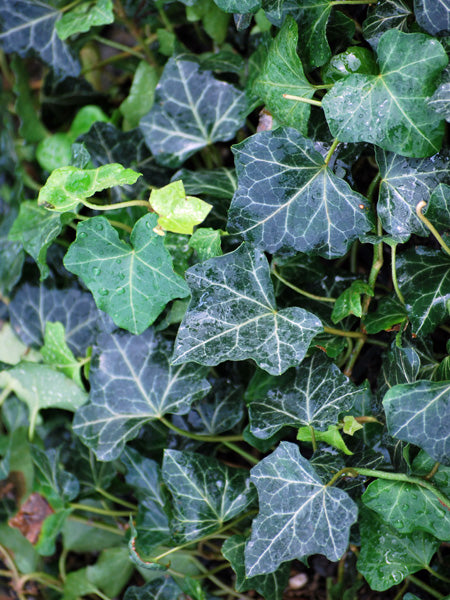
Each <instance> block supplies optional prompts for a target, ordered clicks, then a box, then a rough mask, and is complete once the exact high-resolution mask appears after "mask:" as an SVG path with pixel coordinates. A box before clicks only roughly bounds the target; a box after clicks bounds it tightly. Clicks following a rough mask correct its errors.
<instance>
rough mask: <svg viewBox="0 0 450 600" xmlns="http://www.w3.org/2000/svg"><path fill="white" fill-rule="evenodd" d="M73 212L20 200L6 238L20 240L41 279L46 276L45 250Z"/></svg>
mask: <svg viewBox="0 0 450 600" xmlns="http://www.w3.org/2000/svg"><path fill="white" fill-rule="evenodd" d="M73 216H74V215H73V213H62V214H61V213H56V212H55V213H51V212H49V211H48V210H45V208H41V207H40V206H38V205H37V204H36V202H35V201H34V200H28V201H25V202H22V203H21V205H20V210H19V214H18V216H17V217H16V220H15V221H14V223H13V226H12V227H11V229H10V230H9V234H8V239H10V240H11V241H14V242H20V243H21V244H22V246H23V247H24V249H25V250H26V252H28V254H30V256H32V257H33V258H34V260H35V261H36V262H37V264H38V267H39V270H40V272H41V280H42V279H45V278H46V277H48V275H49V273H50V270H49V268H48V266H47V250H48V249H49V247H50V246H51V245H52V243H53V242H54V241H55V240H56V238H57V237H58V235H59V234H60V233H61V231H62V229H63V227H64V226H65V225H67V223H70V221H72V219H73Z"/></svg>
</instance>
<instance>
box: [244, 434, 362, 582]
mask: <svg viewBox="0 0 450 600" xmlns="http://www.w3.org/2000/svg"><path fill="white" fill-rule="evenodd" d="M251 474H252V475H251V481H252V483H253V484H254V485H255V486H256V489H257V490H258V496H259V514H258V516H257V517H256V519H254V521H253V525H252V534H251V538H250V541H249V542H248V543H247V547H246V549H245V566H246V574H247V576H250V577H252V576H254V575H261V574H263V573H270V572H272V571H274V570H275V569H276V568H277V567H278V566H279V565H280V564H281V563H283V562H286V561H287V560H290V559H293V558H298V559H304V558H305V557H307V556H309V555H311V554H324V555H325V556H326V557H327V558H329V559H330V560H338V559H339V558H340V556H342V554H343V553H344V552H345V550H346V548H347V544H348V536H349V531H350V526H351V525H352V524H353V523H354V522H355V521H356V518H357V512H358V511H357V508H356V505H355V503H354V502H353V500H352V499H351V498H350V497H349V496H348V495H347V494H346V493H345V492H343V491H342V490H339V489H337V488H335V487H326V486H325V485H324V484H323V483H322V481H321V479H320V478H319V477H318V475H317V474H316V472H315V471H314V469H313V467H312V466H311V465H310V464H309V462H308V461H307V460H306V459H305V458H303V456H302V455H301V454H300V452H299V450H298V447H297V446H296V445H295V444H291V443H289V442H282V443H281V444H280V445H279V447H278V449H277V450H275V452H273V453H272V454H270V455H269V456H268V457H267V458H264V459H263V460H262V461H260V463H259V464H258V465H256V467H253V469H252V471H251Z"/></svg>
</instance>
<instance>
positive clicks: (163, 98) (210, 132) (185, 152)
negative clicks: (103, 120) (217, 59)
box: [140, 58, 247, 168]
mask: <svg viewBox="0 0 450 600" xmlns="http://www.w3.org/2000/svg"><path fill="white" fill-rule="evenodd" d="M246 112H247V99H246V96H245V94H244V92H241V91H240V90H238V89H237V88H235V87H234V86H233V85H231V84H230V83H225V82H224V81H218V80H217V79H215V77H214V76H213V74H212V73H211V72H209V71H202V70H201V69H200V66H199V65H198V64H197V63H196V62H192V61H189V60H183V59H182V58H170V59H169V61H168V62H167V63H166V66H165V68H164V72H163V74H162V77H161V79H160V81H159V84H158V87H157V90H156V94H155V104H154V106H153V108H152V109H151V110H150V112H149V113H148V114H147V115H145V116H144V117H143V118H142V119H141V123H140V127H141V130H142V133H143V134H144V137H145V141H146V144H147V145H148V147H149V148H150V150H151V151H152V153H153V155H154V156H155V158H156V160H157V161H158V162H159V163H161V164H162V165H166V166H168V167H174V168H175V167H178V166H180V165H181V164H182V163H183V162H184V161H185V160H186V159H187V158H189V157H190V156H192V155H193V154H195V153H196V152H197V151H198V150H200V149H201V148H204V147H205V146H208V145H209V144H212V143H214V142H217V141H228V140H230V139H232V138H233V137H234V135H235V134H236V131H237V130H238V129H239V127H240V126H241V124H242V122H243V120H244V117H245V115H246Z"/></svg>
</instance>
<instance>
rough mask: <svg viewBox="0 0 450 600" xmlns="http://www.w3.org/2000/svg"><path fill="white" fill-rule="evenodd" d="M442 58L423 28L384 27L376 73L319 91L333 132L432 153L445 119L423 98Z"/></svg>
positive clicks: (410, 151) (401, 149) (416, 153)
mask: <svg viewBox="0 0 450 600" xmlns="http://www.w3.org/2000/svg"><path fill="white" fill-rule="evenodd" d="M418 56H420V60H417V57H418ZM447 62H448V59H447V55H446V53H445V51H444V48H443V47H442V46H441V45H440V44H439V42H438V41H437V40H435V39H433V38H430V37H429V36H427V35H424V34H422V33H414V34H407V33H402V32H401V31H397V30H396V29H391V30H389V31H387V32H386V33H384V34H383V35H382V37H381V38H380V42H379V44H378V64H379V66H380V74H379V75H377V76H375V75H360V74H355V75H350V76H349V77H346V78H345V79H344V80H342V81H338V82H337V83H336V84H335V85H334V86H333V88H332V89H331V90H330V91H329V92H328V93H327V94H326V96H325V97H324V99H323V101H322V107H323V109H324V111H325V116H326V119H327V122H328V126H329V128H330V131H331V133H332V135H333V136H334V137H337V138H338V139H339V140H340V141H342V142H369V143H372V144H376V145H378V146H380V147H381V148H383V149H384V150H390V151H391V152H397V153H398V154H402V155H404V156H412V157H419V158H420V157H425V156H431V155H432V154H436V152H439V150H440V148H441V145H442V140H443V133H444V121H443V120H442V119H440V118H439V116H438V115H437V114H436V113H435V112H434V111H432V110H431V109H430V108H429V107H428V105H427V101H428V98H429V96H430V95H431V94H432V93H433V92H434V91H435V89H436V80H437V78H438V76H439V74H440V73H441V71H442V69H443V68H444V67H445V66H446V65H447Z"/></svg>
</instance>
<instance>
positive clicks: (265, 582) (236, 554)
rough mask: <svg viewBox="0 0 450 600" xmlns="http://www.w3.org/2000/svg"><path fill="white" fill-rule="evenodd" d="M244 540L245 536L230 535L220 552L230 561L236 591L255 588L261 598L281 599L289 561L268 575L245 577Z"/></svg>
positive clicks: (288, 569) (287, 576) (285, 583)
mask: <svg viewBox="0 0 450 600" xmlns="http://www.w3.org/2000/svg"><path fill="white" fill-rule="evenodd" d="M245 542H246V538H245V536H243V535H232V536H231V537H229V538H228V539H227V540H225V541H224V543H223V545H222V554H223V555H224V557H225V558H226V559H227V560H228V561H229V562H230V564H231V567H232V569H233V571H234V572H235V573H236V584H235V586H236V591H238V592H246V591H248V590H256V591H257V592H258V594H261V596H262V597H263V598H270V599H271V600H282V598H283V594H284V590H285V588H286V586H287V583H288V580H289V573H290V568H291V565H290V563H289V562H286V563H284V564H283V565H281V567H279V568H278V569H277V570H276V571H274V572H273V573H269V574H268V575H256V576H255V577H246V576H245V565H244V551H245Z"/></svg>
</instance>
